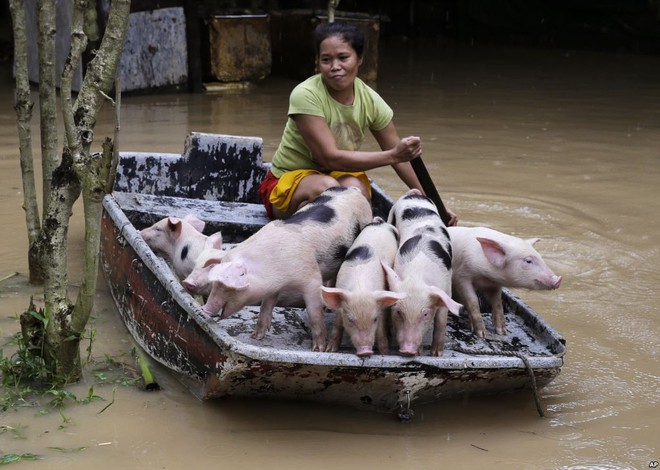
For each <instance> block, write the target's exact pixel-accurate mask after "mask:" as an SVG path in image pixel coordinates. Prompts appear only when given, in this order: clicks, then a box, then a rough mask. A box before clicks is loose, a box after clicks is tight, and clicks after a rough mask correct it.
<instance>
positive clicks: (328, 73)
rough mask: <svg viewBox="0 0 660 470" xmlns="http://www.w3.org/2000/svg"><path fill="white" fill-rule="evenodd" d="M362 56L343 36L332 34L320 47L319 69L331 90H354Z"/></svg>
mask: <svg viewBox="0 0 660 470" xmlns="http://www.w3.org/2000/svg"><path fill="white" fill-rule="evenodd" d="M361 64H362V58H360V57H358V55H357V52H355V49H353V48H352V47H351V45H350V44H349V43H347V42H345V41H344V40H343V39H342V38H341V36H330V37H328V38H326V39H324V40H323V42H321V45H320V48H319V71H320V72H321V75H322V77H323V82H324V83H325V84H326V86H327V87H328V88H329V89H330V91H331V92H332V91H336V92H342V91H346V90H349V89H350V90H351V91H352V90H353V82H354V81H355V77H357V73H358V68H359V67H360V65H361Z"/></svg>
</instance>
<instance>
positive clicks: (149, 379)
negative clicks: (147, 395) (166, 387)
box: [133, 347, 160, 391]
mask: <svg viewBox="0 0 660 470" xmlns="http://www.w3.org/2000/svg"><path fill="white" fill-rule="evenodd" d="M133 354H134V355H135V362H136V363H137V365H138V367H139V368H140V373H141V374H142V381H143V382H144V389H145V390H147V391H153V390H160V385H158V382H157V381H156V377H155V376H154V374H153V373H152V372H151V368H150V367H149V359H148V358H147V356H146V355H145V354H144V351H142V349H140V348H139V347H134V348H133Z"/></svg>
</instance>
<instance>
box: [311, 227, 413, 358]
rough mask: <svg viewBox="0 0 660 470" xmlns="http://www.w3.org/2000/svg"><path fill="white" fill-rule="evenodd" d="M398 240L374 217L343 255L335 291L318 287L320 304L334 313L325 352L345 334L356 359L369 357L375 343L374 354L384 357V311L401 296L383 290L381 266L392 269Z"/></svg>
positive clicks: (332, 348)
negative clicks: (357, 357)
mask: <svg viewBox="0 0 660 470" xmlns="http://www.w3.org/2000/svg"><path fill="white" fill-rule="evenodd" d="M398 240H399V236H398V233H397V230H396V228H395V227H394V226H392V225H391V224H388V223H387V222H385V221H384V220H383V219H381V218H380V217H374V220H373V222H372V223H370V224H369V225H367V226H366V227H365V228H364V229H362V232H360V235H358V237H357V238H356V239H355V242H353V245H352V246H351V249H350V250H349V251H348V253H347V254H346V258H345V259H344V261H343V263H342V265H341V267H340V268H339V273H338V274H337V283H336V284H335V287H321V297H322V298H323V303H324V304H325V305H326V306H327V307H328V308H331V309H333V310H335V311H336V316H335V323H334V327H333V332H332V336H331V338H330V341H329V343H328V347H327V351H337V350H338V349H339V345H340V343H341V339H342V335H343V332H344V330H346V332H347V333H348V336H349V337H350V339H351V342H352V343H353V346H355V348H356V354H357V355H358V356H360V357H369V356H371V355H372V354H373V345H374V342H375V341H377V344H378V352H380V353H381V354H387V353H388V350H389V345H388V340H387V330H386V328H387V321H386V319H385V318H384V309H386V308H387V307H391V306H392V305H394V304H395V303H396V302H398V301H399V300H401V299H402V298H404V297H405V294H402V293H398V292H391V291H388V290H386V279H385V271H384V267H383V266H382V264H385V265H387V266H390V267H391V266H392V265H393V263H394V257H395V256H396V251H397V247H398Z"/></svg>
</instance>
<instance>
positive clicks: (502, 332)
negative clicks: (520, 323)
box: [495, 326, 507, 336]
mask: <svg viewBox="0 0 660 470" xmlns="http://www.w3.org/2000/svg"><path fill="white" fill-rule="evenodd" d="M495 331H496V332H497V334H498V335H502V336H506V335H507V331H506V327H504V326H500V327H497V328H495Z"/></svg>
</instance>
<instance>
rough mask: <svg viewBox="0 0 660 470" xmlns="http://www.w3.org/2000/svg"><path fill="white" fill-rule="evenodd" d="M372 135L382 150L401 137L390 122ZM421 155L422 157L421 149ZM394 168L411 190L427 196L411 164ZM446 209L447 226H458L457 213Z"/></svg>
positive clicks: (394, 166)
mask: <svg viewBox="0 0 660 470" xmlns="http://www.w3.org/2000/svg"><path fill="white" fill-rule="evenodd" d="M372 134H373V135H374V137H375V138H376V141H378V145H380V148H382V149H386V148H390V147H391V146H392V145H395V144H396V143H397V142H398V140H399V135H398V133H397V132H396V128H395V127H394V123H393V122H392V121H390V123H389V124H388V125H387V126H386V127H385V128H384V129H382V130H380V131H372ZM419 154H420V155H421V149H420V153H419ZM392 168H394V171H396V174H397V175H399V178H401V181H403V182H404V183H405V184H406V185H408V187H409V188H411V189H412V188H417V189H419V190H420V191H421V192H422V194H424V195H426V192H425V191H424V189H423V188H422V185H421V183H420V182H419V179H418V178H417V175H416V174H415V171H414V170H413V168H412V165H411V164H410V162H404V163H397V164H394V165H392ZM445 209H447V213H448V214H449V217H450V218H449V223H448V224H447V225H456V224H458V216H457V215H456V213H455V212H454V211H452V210H451V209H449V208H447V207H445Z"/></svg>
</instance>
